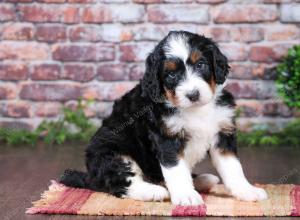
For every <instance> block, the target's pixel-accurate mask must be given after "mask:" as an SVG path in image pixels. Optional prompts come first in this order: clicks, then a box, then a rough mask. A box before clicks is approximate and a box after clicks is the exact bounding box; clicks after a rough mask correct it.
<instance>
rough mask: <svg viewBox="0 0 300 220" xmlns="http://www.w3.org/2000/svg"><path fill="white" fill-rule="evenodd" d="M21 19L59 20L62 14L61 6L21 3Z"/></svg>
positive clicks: (37, 20) (35, 20)
mask: <svg viewBox="0 0 300 220" xmlns="http://www.w3.org/2000/svg"><path fill="white" fill-rule="evenodd" d="M18 10H19V13H20V19H21V20H22V21H29V22H59V21H60V20H61V16H62V10H61V8H60V7H57V6H52V5H19V6H18Z"/></svg>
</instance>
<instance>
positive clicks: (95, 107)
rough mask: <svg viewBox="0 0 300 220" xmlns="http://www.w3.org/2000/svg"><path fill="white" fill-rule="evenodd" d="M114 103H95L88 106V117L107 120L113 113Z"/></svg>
mask: <svg viewBox="0 0 300 220" xmlns="http://www.w3.org/2000/svg"><path fill="white" fill-rule="evenodd" d="M112 107H113V102H95V103H93V104H92V105H88V106H87V112H86V114H87V116H88V117H97V118H106V117H108V116H109V115H110V114H111V112H112Z"/></svg>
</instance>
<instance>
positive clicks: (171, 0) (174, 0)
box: [164, 0, 193, 3]
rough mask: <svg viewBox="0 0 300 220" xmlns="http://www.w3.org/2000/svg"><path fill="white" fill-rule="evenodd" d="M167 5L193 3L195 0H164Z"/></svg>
mask: <svg viewBox="0 0 300 220" xmlns="http://www.w3.org/2000/svg"><path fill="white" fill-rule="evenodd" d="M164 2H167V3H192V2H193V0H164Z"/></svg>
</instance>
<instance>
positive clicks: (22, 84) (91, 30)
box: [0, 0, 300, 129]
mask: <svg viewBox="0 0 300 220" xmlns="http://www.w3.org/2000/svg"><path fill="white" fill-rule="evenodd" d="M299 11H300V2H299V1H298V0H256V1H250V0H249V1H248V0H247V1H236V0H112V1H109V0H38V1H35V0H4V1H2V3H1V4H0V126H5V127H10V128H13V129H15V128H26V129H28V128H32V127H34V126H36V125H37V124H38V123H39V122H40V121H41V120H42V119H43V118H56V117H59V115H60V114H61V110H62V108H63V107H64V106H75V105H76V100H77V99H78V98H80V97H82V98H83V99H84V100H87V99H94V100H95V102H94V103H93V104H92V105H91V106H89V107H88V108H87V109H86V114H87V115H88V116H89V117H91V118H100V119H101V118H103V117H106V116H107V115H108V114H109V113H110V112H111V109H112V103H113V101H114V100H115V99H117V98H119V97H120V96H122V95H123V94H124V93H126V91H128V90H129V89H131V88H132V87H133V86H134V85H135V84H136V83H137V82H138V80H140V79H141V78H142V76H143V74H144V70H145V66H144V61H145V59H146V56H147V54H149V52H150V51H151V50H152V49H153V47H154V45H155V44H156V42H157V41H159V40H160V39H162V38H163V37H164V36H165V35H166V34H167V33H168V32H169V31H170V30H187V31H191V32H195V33H198V34H204V35H206V36H208V37H211V38H213V39H214V40H215V41H217V42H218V44H219V45H220V47H221V49H222V50H223V51H224V53H225V54H226V55H227V56H228V58H229V60H230V66H231V73H230V75H229V82H228V85H227V87H228V89H229V90H230V91H232V92H233V93H234V95H235V96H236V98H237V104H238V107H239V108H240V109H241V113H240V116H241V118H240V119H239V120H238V125H239V126H240V127H241V128H243V129H249V128H250V127H251V126H252V124H253V123H254V124H255V123H265V124H274V125H276V126H280V125H282V124H284V123H286V122H287V121H288V120H290V119H291V118H292V117H295V116H297V115H298V116H299V113H297V112H294V111H292V110H291V109H289V108H288V107H287V106H286V105H284V104H283V102H282V100H281V99H280V98H278V96H277V94H276V88H275V85H274V82H273V80H274V79H275V78H276V71H274V67H275V66H276V64H277V63H278V62H279V61H280V60H281V59H282V57H283V56H284V55H285V54H286V51H287V49H288V48H289V47H291V46H292V45H294V44H297V43H299V42H300V41H299V40H300V28H299V27H300V13H299Z"/></svg>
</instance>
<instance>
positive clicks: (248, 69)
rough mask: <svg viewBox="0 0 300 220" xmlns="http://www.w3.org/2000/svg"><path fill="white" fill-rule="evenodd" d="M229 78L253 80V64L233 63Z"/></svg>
mask: <svg viewBox="0 0 300 220" xmlns="http://www.w3.org/2000/svg"><path fill="white" fill-rule="evenodd" d="M229 77H230V78H233V79H253V78H254V77H253V75H252V64H244V63H242V64H241V63H231V64H230V74H229Z"/></svg>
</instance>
